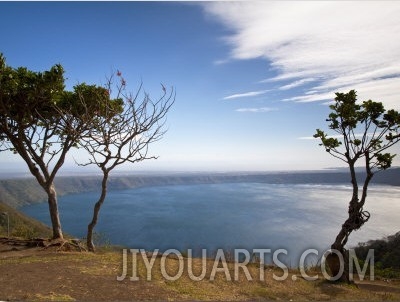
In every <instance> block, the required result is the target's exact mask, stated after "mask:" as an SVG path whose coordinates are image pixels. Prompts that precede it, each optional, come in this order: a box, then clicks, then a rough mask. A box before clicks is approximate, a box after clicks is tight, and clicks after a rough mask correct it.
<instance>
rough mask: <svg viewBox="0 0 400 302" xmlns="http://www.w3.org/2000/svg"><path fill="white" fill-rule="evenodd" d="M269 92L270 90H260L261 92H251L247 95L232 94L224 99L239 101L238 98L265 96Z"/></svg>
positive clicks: (246, 93)
mask: <svg viewBox="0 0 400 302" xmlns="http://www.w3.org/2000/svg"><path fill="white" fill-rule="evenodd" d="M268 91H270V90H260V91H250V92H245V93H237V94H232V95H229V96H226V97H224V98H223V100H233V99H238V98H245V97H252V96H257V95H262V94H265V93H267V92H268Z"/></svg>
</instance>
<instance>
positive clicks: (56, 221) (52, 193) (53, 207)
mask: <svg viewBox="0 0 400 302" xmlns="http://www.w3.org/2000/svg"><path fill="white" fill-rule="evenodd" d="M46 192H47V197H48V203H49V211H50V218H51V225H52V227H53V239H64V236H63V233H62V230H61V222H60V216H59V213H58V206H57V192H56V189H55V187H54V184H51V185H50V186H49V187H48V189H47V190H46Z"/></svg>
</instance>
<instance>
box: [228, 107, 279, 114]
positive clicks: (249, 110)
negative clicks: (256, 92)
mask: <svg viewBox="0 0 400 302" xmlns="http://www.w3.org/2000/svg"><path fill="white" fill-rule="evenodd" d="M277 110H278V109H277V108H270V107H261V108H239V109H236V110H235V111H237V112H253V113H259V112H271V111H277Z"/></svg>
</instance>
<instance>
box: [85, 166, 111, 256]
mask: <svg viewBox="0 0 400 302" xmlns="http://www.w3.org/2000/svg"><path fill="white" fill-rule="evenodd" d="M107 181H108V172H107V171H105V170H103V180H102V183H101V195H100V198H99V200H98V201H97V202H96V204H95V205H94V209H93V217H92V221H91V222H90V223H89V225H88V232H87V236H86V237H87V238H86V244H87V247H88V250H89V251H90V252H95V246H94V243H93V230H94V228H95V226H96V224H97V220H98V216H99V212H100V208H101V206H102V205H103V202H104V200H105V198H106V194H107Z"/></svg>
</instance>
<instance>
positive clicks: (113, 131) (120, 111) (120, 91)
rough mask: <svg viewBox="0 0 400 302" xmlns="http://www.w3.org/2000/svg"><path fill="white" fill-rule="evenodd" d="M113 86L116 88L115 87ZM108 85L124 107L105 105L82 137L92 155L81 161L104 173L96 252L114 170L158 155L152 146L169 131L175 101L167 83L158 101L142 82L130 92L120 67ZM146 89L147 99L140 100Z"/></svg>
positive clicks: (97, 206) (98, 205)
mask: <svg viewBox="0 0 400 302" xmlns="http://www.w3.org/2000/svg"><path fill="white" fill-rule="evenodd" d="M113 87H115V88H116V91H113V90H112V88H113ZM106 88H107V90H108V91H109V93H110V95H113V94H115V95H116V99H117V100H119V101H120V104H121V107H120V106H110V105H107V104H106V107H105V108H103V110H105V112H103V114H102V115H100V116H98V117H95V118H94V120H93V128H92V129H91V130H90V131H88V132H87V133H86V134H85V135H84V136H83V137H82V138H81V141H80V144H81V146H82V147H83V148H85V149H86V150H87V152H88V153H89V155H90V159H89V161H88V162H87V163H84V164H80V165H84V166H86V165H96V166H97V167H99V168H100V169H101V171H102V174H103V178H102V182H101V194H100V196H99V199H98V200H97V202H96V204H95V206H94V209H93V217H92V220H91V222H90V223H89V225H88V231H87V246H88V249H89V251H92V252H94V251H95V246H94V244H93V230H94V228H95V226H96V224H97V221H98V215H99V212H100V209H101V206H102V204H103V203H104V200H105V198H106V195H107V184H108V179H109V174H110V172H111V171H112V170H113V169H114V168H115V167H117V166H119V165H122V164H124V163H131V164H134V163H137V162H140V161H143V160H146V159H156V158H157V157H155V156H151V155H149V152H148V151H149V146H150V144H152V143H154V142H156V141H158V140H160V139H161V138H162V137H163V135H164V134H165V132H166V130H165V129H164V124H165V120H166V115H167V113H168V111H169V110H170V108H171V106H172V104H173V103H174V101H175V92H174V89H173V88H171V91H170V92H169V93H167V89H166V88H165V87H164V86H163V85H162V96H161V97H160V98H159V99H158V100H157V101H152V100H151V98H150V96H149V95H148V94H147V93H145V92H143V91H142V85H140V87H139V89H138V91H137V92H136V94H135V95H132V94H127V92H126V82H125V79H124V78H123V77H122V75H121V73H120V72H119V71H117V73H116V74H115V75H113V76H111V77H110V78H109V79H108V81H107V84H106ZM142 92H143V94H144V96H143V99H141V100H139V98H140V94H141V93H142Z"/></svg>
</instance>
